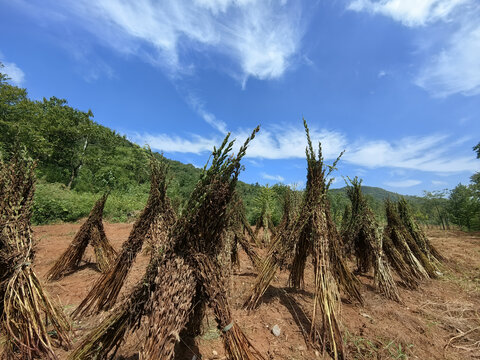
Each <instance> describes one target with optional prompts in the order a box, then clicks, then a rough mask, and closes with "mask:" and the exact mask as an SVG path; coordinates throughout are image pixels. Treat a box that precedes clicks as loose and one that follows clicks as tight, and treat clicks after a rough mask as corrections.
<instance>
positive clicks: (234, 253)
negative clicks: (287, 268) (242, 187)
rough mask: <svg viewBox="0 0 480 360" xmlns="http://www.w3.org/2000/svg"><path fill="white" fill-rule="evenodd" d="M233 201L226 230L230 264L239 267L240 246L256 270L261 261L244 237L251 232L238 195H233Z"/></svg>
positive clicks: (243, 206)
mask: <svg viewBox="0 0 480 360" xmlns="http://www.w3.org/2000/svg"><path fill="white" fill-rule="evenodd" d="M234 199H235V200H234V201H233V202H232V205H231V206H230V209H229V223H228V228H227V232H228V236H229V237H230V239H229V241H230V244H229V245H230V246H229V248H230V249H231V250H230V255H231V263H232V265H234V266H237V267H238V266H240V260H239V257H238V246H239V245H240V246H241V247H242V249H243V251H245V253H246V254H247V256H248V258H249V259H250V261H251V262H252V264H253V265H254V266H255V268H257V269H258V268H259V267H260V266H261V262H262V261H261V259H260V257H259V256H258V254H257V252H256V250H255V249H254V248H253V246H252V244H251V242H250V241H249V239H248V238H247V237H246V234H249V233H250V232H252V229H251V228H250V225H249V224H248V222H247V216H246V210H245V205H244V204H243V201H242V199H241V198H240V196H239V195H238V194H235V197H234ZM252 235H253V234H252Z"/></svg>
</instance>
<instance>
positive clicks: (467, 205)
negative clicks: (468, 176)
mask: <svg viewBox="0 0 480 360" xmlns="http://www.w3.org/2000/svg"><path fill="white" fill-rule="evenodd" d="M479 205H480V203H479V201H478V199H477V198H476V197H475V196H474V192H473V191H472V189H471V187H469V186H466V185H462V184H458V185H457V186H456V187H455V189H453V190H452V191H451V192H450V197H449V204H448V209H449V213H450V215H451V217H452V221H453V222H454V223H455V224H457V225H459V226H461V227H463V228H466V229H467V230H473V229H475V228H476V227H477V226H478V224H477V223H476V221H475V220H476V219H475V215H476V214H477V213H478V211H479V208H480V207H479Z"/></svg>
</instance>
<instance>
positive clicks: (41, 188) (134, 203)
mask: <svg viewBox="0 0 480 360" xmlns="http://www.w3.org/2000/svg"><path fill="white" fill-rule="evenodd" d="M98 197H99V194H98V193H93V192H91V193H90V192H76V191H72V190H68V189H67V188H66V187H65V186H64V185H62V184H58V183H39V184H38V185H37V190H36V193H35V198H34V205H33V217H32V222H33V223H34V224H35V225H42V224H52V223H58V222H72V221H77V220H79V219H81V218H84V217H87V216H88V214H89V213H90V210H91V208H92V206H93V205H94V204H95V202H96V200H97V199H98ZM147 198H148V184H145V185H139V186H137V187H132V188H131V189H130V190H129V191H122V192H121V193H120V192H115V191H114V192H112V193H111V194H110V196H109V199H108V201H107V203H106V205H105V211H104V219H105V220H107V221H110V222H126V221H128V220H130V219H132V218H133V217H135V216H136V215H137V214H138V212H140V211H141V210H142V209H143V207H144V206H145V203H146V202H147Z"/></svg>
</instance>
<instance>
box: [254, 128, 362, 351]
mask: <svg viewBox="0 0 480 360" xmlns="http://www.w3.org/2000/svg"><path fill="white" fill-rule="evenodd" d="M304 126H305V131H306V135H307V141H308V147H307V149H306V155H307V164H308V172H307V187H306V191H305V196H304V199H303V203H302V206H301V209H300V213H299V215H298V217H296V219H295V221H294V222H293V224H292V225H290V226H283V227H280V229H281V232H280V233H279V235H278V236H277V238H276V239H275V241H274V242H273V244H272V246H271V248H270V249H269V253H268V254H267V257H266V258H265V260H264V262H263V267H262V270H261V272H260V274H259V275H258V277H257V281H256V283H255V285H254V287H253V289H252V292H251V294H250V296H249V298H248V300H247V301H246V303H245V306H246V307H247V308H249V309H252V308H254V307H255V306H256V305H257V303H258V301H259V300H260V297H261V296H262V295H263V293H264V292H265V291H266V289H267V288H268V286H269V284H270V282H271V281H272V280H273V277H274V276H275V272H276V271H277V270H278V268H279V267H280V266H282V265H284V264H285V263H286V262H287V259H288V255H287V254H288V253H290V252H291V251H294V253H295V255H294V258H293V260H292V261H291V267H290V277H289V284H290V286H292V287H294V288H297V287H300V286H302V285H303V279H304V271H305V264H306V261H307V257H308V256H309V255H310V254H311V255H312V257H313V267H314V278H315V283H314V287H315V298H314V310H313V314H312V327H311V329H310V333H309V338H310V341H311V343H312V344H320V345H321V347H322V348H323V349H327V350H328V352H329V353H330V355H331V356H332V357H333V358H335V359H343V358H345V354H344V351H343V341H342V336H341V332H340V327H339V323H338V318H337V311H338V307H339V302H338V299H339V293H338V285H341V286H342V288H343V289H344V290H345V291H346V292H347V293H348V295H349V296H350V297H352V298H355V299H357V300H358V301H359V302H362V301H363V299H362V296H361V294H360V292H359V290H358V285H359V282H358V280H357V279H356V278H355V276H354V275H353V274H352V273H351V272H350V270H349V269H348V267H347V266H346V264H345V262H344V259H343V255H342V253H341V250H340V244H341V239H340V236H339V234H338V232H337V230H336V227H335V224H334V223H333V221H332V219H331V216H330V206H329V203H328V200H327V190H328V188H329V186H330V184H331V181H330V182H327V181H326V178H327V177H328V176H329V175H330V173H331V172H332V171H333V170H334V169H335V166H336V164H337V162H338V160H339V159H340V156H341V155H340V156H339V157H338V158H337V160H336V161H335V162H334V164H333V165H332V166H328V167H327V166H325V165H324V162H323V157H322V152H321V146H319V152H318V158H317V154H316V153H315V152H314V150H313V146H312V142H311V139H310V134H309V130H308V126H307V123H306V121H305V120H304ZM327 169H328V170H327ZM337 281H338V283H337ZM318 322H320V326H319V325H318Z"/></svg>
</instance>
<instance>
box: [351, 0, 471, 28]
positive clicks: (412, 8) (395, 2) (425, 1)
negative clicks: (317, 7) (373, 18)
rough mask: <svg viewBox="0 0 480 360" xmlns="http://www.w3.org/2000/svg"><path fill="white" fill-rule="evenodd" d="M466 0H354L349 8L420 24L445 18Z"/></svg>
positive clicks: (405, 22)
mask: <svg viewBox="0 0 480 360" xmlns="http://www.w3.org/2000/svg"><path fill="white" fill-rule="evenodd" d="M467 1H468V0H377V1H372V0H354V1H352V2H351V3H350V4H349V5H348V9H349V10H354V11H367V12H370V13H372V14H381V15H385V16H390V17H391V18H393V19H394V20H396V21H400V22H401V23H402V24H404V25H406V26H421V25H426V24H428V23H432V22H434V21H438V20H446V19H448V17H449V16H450V14H451V13H452V12H453V11H454V10H455V8H456V7H457V6H458V5H461V4H463V3H466V2H467Z"/></svg>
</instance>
